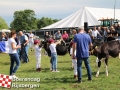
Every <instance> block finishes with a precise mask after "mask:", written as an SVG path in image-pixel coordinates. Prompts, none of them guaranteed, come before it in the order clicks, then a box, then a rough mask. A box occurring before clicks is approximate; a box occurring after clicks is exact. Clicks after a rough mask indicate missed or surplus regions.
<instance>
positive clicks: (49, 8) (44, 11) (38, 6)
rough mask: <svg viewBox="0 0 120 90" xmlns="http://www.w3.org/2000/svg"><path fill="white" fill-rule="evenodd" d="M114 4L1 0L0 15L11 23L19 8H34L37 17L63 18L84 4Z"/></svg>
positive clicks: (105, 3)
mask: <svg viewBox="0 0 120 90" xmlns="http://www.w3.org/2000/svg"><path fill="white" fill-rule="evenodd" d="M114 4H115V0H0V16H1V17H2V18H3V19H4V20H5V21H6V22H7V24H8V25H10V23H11V22H12V20H13V13H14V12H15V11H18V10H24V9H32V10H34V11H35V14H36V17H37V18H41V17H43V16H44V17H51V18H53V19H63V18H65V17H67V16H69V15H70V14H72V13H74V12H76V11H77V10H79V9H81V8H82V7H84V6H87V7H98V8H114ZM119 4H120V0H116V8H117V9H120V5H119Z"/></svg>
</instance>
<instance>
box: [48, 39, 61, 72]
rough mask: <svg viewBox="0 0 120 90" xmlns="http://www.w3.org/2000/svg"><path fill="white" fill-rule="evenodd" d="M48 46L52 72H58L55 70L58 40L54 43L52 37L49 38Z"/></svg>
mask: <svg viewBox="0 0 120 90" xmlns="http://www.w3.org/2000/svg"><path fill="white" fill-rule="evenodd" d="M49 43H50V45H49V48H50V51H51V63H52V72H59V71H58V70H57V51H56V45H57V44H59V43H60V41H58V42H56V43H54V40H53V39H50V40H49Z"/></svg>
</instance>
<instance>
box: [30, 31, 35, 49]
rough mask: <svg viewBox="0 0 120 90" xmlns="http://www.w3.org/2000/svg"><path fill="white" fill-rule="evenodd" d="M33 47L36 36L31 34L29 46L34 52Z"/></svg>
mask: <svg viewBox="0 0 120 90" xmlns="http://www.w3.org/2000/svg"><path fill="white" fill-rule="evenodd" d="M33 45H34V34H33V33H32V32H30V34H29V46H30V48H31V51H33Z"/></svg>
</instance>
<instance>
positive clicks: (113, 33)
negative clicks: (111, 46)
mask: <svg viewBox="0 0 120 90" xmlns="http://www.w3.org/2000/svg"><path fill="white" fill-rule="evenodd" d="M107 34H108V35H109V36H108V37H107V41H112V40H115V39H116V38H117V37H118V33H117V31H115V29H114V27H113V26H111V28H110V32H109V33H107Z"/></svg>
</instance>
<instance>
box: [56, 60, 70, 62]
mask: <svg viewBox="0 0 120 90" xmlns="http://www.w3.org/2000/svg"><path fill="white" fill-rule="evenodd" d="M70 62H71V61H70V60H69V61H65V60H63V61H58V63H70Z"/></svg>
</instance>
